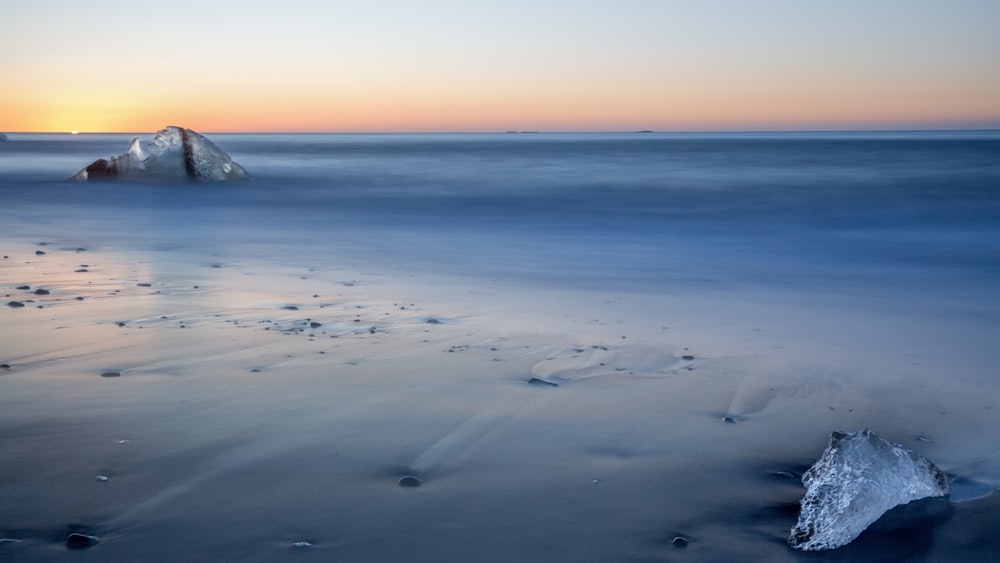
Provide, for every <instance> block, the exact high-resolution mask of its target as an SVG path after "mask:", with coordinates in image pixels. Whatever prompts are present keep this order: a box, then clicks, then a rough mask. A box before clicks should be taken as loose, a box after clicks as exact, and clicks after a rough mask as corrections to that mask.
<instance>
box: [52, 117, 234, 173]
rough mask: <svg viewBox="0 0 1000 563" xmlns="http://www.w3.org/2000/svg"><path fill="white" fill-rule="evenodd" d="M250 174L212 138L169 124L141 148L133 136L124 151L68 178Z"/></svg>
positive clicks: (96, 161) (96, 162)
mask: <svg viewBox="0 0 1000 563" xmlns="http://www.w3.org/2000/svg"><path fill="white" fill-rule="evenodd" d="M249 178H250V174H249V173H247V171H246V170H245V169H244V168H243V167H242V166H240V165H239V164H237V163H236V162H233V159H232V158H230V157H229V155H228V154H226V153H225V152H223V151H222V149H220V148H219V147H217V146H215V145H214V144H213V143H212V141H209V140H208V139H206V138H205V137H203V136H201V135H199V134H198V133H195V132H194V131H192V130H190V129H184V128H182V127H175V126H170V127H167V128H165V129H163V130H161V131H158V132H157V133H156V135H154V136H153V142H151V143H149V144H148V145H146V147H145V148H143V146H142V144H141V143H140V142H139V138H138V137H136V138H135V139H132V144H131V145H130V146H129V148H128V150H127V151H126V152H125V154H122V155H119V156H113V157H111V158H110V159H103V158H102V159H99V160H95V161H94V162H93V163H91V164H90V165H89V166H87V167H86V168H84V169H83V170H81V171H79V172H77V173H76V174H75V175H74V176H73V177H72V178H70V179H71V180H74V181H77V182H88V181H94V180H167V181H169V180H184V179H187V180H191V181H195V182H232V181H239V180H247V179H249Z"/></svg>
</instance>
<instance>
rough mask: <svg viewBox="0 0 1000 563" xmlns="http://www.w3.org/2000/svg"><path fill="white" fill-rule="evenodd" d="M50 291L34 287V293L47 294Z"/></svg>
mask: <svg viewBox="0 0 1000 563" xmlns="http://www.w3.org/2000/svg"><path fill="white" fill-rule="evenodd" d="M49 293H50V292H49V290H47V289H36V290H35V295H48V294H49Z"/></svg>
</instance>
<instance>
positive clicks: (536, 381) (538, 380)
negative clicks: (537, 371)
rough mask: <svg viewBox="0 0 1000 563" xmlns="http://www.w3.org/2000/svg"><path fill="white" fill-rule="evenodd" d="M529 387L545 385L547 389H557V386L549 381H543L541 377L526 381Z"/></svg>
mask: <svg viewBox="0 0 1000 563" xmlns="http://www.w3.org/2000/svg"><path fill="white" fill-rule="evenodd" d="M528 383H530V384H531V385H547V386H549V387H559V384H558V383H556V382H555V381H552V380H550V379H544V378H541V377H532V378H531V379H529V380H528Z"/></svg>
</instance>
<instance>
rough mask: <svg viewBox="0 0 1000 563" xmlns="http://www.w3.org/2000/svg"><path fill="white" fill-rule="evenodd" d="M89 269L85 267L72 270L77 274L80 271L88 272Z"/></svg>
mask: <svg viewBox="0 0 1000 563" xmlns="http://www.w3.org/2000/svg"><path fill="white" fill-rule="evenodd" d="M89 271H90V270H88V269H86V268H80V269H79V270H73V272H74V273H77V274H80V273H83V272H89Z"/></svg>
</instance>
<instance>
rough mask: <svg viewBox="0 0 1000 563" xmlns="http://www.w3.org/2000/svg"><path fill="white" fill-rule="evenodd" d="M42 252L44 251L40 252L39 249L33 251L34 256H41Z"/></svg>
mask: <svg viewBox="0 0 1000 563" xmlns="http://www.w3.org/2000/svg"><path fill="white" fill-rule="evenodd" d="M44 254H45V253H44V252H42V251H41V250H36V251H35V256H43V255H44Z"/></svg>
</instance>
